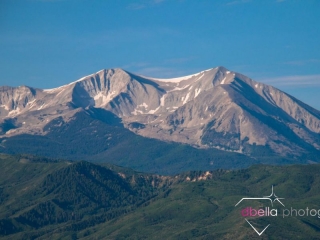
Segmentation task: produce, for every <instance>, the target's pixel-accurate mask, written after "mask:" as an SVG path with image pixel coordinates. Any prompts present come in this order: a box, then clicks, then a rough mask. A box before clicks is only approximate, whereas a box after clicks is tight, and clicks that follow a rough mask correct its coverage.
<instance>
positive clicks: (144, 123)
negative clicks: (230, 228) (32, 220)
mask: <svg viewBox="0 0 320 240" xmlns="http://www.w3.org/2000/svg"><path fill="white" fill-rule="evenodd" d="M0 116H1V123H0V132H1V134H2V135H0V137H1V139H0V141H1V143H0V151H1V152H7V153H17V150H15V149H19V152H29V153H35V152H30V151H31V150H30V149H29V148H27V147H25V142H26V141H33V140H34V141H36V140H35V139H37V144H38V148H37V146H35V147H34V148H33V149H34V151H37V149H39V148H40V146H42V147H44V148H45V147H48V148H50V146H53V145H54V144H58V145H59V143H60V145H63V144H65V142H63V140H61V139H63V138H66V137H67V135H65V134H64V135H63V132H62V131H61V130H62V129H64V131H66V127H67V126H68V127H69V129H70V128H71V129H73V130H72V131H73V132H74V133H73V134H77V138H73V139H69V140H70V141H69V143H70V144H72V142H78V143H80V142H82V144H81V143H80V145H83V142H84V141H85V142H86V143H88V142H89V143H90V142H91V145H92V148H95V146H96V145H99V147H100V148H101V151H95V152H94V150H88V149H87V148H84V149H86V151H91V152H92V153H91V154H87V156H95V157H96V156H98V155H99V154H102V153H103V152H105V151H106V150H107V149H109V150H110V147H108V146H115V144H114V135H112V133H107V132H105V130H102V129H104V128H109V129H115V128H117V129H118V130H117V131H113V130H111V131H113V134H114V133H115V132H118V131H119V132H123V133H124V132H125V131H126V130H127V129H128V130H130V131H131V132H134V133H136V134H138V135H140V136H143V137H147V138H148V139H150V138H151V139H158V140H160V141H165V142H166V143H168V144H169V145H171V144H173V143H172V142H176V143H179V144H186V145H187V146H192V147H194V148H197V149H199V150H201V151H202V150H206V149H215V150H223V151H225V152H226V151H228V152H234V153H239V154H242V155H245V156H248V157H249V159H251V161H260V162H269V163H270V161H271V160H270V159H267V160H263V159H262V158H268V157H270V156H277V157H278V158H282V160H281V161H280V163H282V162H290V161H293V162H308V161H320V158H319V156H320V154H319V153H320V112H319V111H318V110H316V109H313V108H312V107H310V106H308V105H306V104H304V103H303V102H301V101H299V100H298V99H296V98H294V97H292V96H290V95H288V94H286V93H284V92H282V91H280V90H278V89H276V88H274V87H272V86H268V85H265V84H262V83H259V82H256V81H254V80H252V79H250V78H248V77H246V76H243V75H241V74H239V73H235V72H232V71H229V70H227V69H225V68H224V67H217V68H212V69H209V70H206V71H202V72H199V73H196V74H193V75H189V76H185V77H180V78H172V79H157V78H150V77H144V76H140V75H137V74H133V73H130V72H127V71H124V70H122V69H109V70H101V71H99V72H97V73H94V74H91V75H89V76H86V77H83V78H81V79H79V80H77V81H75V82H72V83H70V84H68V85H64V86H61V87H58V88H54V89H45V90H42V89H35V88H31V87H27V86H21V87H17V88H13V87H1V89H0ZM83 119H87V120H86V122H87V126H84V124H81V121H82V120H83ZM77 125H81V126H83V127H82V128H79V127H78V128H77V127H75V126H77ZM98 125H99V127H97V126H98ZM94 126H96V127H94ZM86 128H91V130H92V132H91V134H87V135H86V137H85V138H84V137H82V138H81V135H82V132H85V131H86ZM120 129H121V130H120ZM70 131H71V130H70ZM76 132H77V133H76ZM100 132H104V133H105V135H104V136H100V135H101V134H100V135H99V133H100ZM58 133H59V134H58ZM108 134H109V135H108ZM88 135H89V136H88ZM122 136H123V139H127V137H124V136H131V135H130V133H128V132H126V134H124V135H122ZM88 137H89V139H88ZM48 139H49V140H50V141H49V140H48ZM128 139H130V137H128ZM96 140H98V141H99V143H98V144H95V142H97V141H96ZM101 141H103V142H101ZM118 142H119V141H118ZM147 142H148V141H147ZM153 143H155V142H153ZM158 143H159V142H158ZM179 144H178V145H175V147H174V148H176V147H180V146H181V145H179ZM27 145H28V144H27ZM44 145H46V146H44ZM169 145H167V146H169ZM144 147H146V146H141V147H140V148H144ZM44 148H43V149H44ZM62 148H63V146H62ZM84 149H78V150H75V149H73V150H72V152H73V154H74V155H75V156H77V157H84V155H85V153H84ZM121 149H122V148H121ZM81 151H82V152H83V154H81ZM49 152H50V150H46V151H44V155H46V156H48V155H50V154H48V153H49ZM93 152H94V153H93ZM217 152H219V153H220V151H215V153H217ZM55 154H57V151H55ZM163 154H166V153H165V152H164V153H163ZM104 156H105V155H104ZM234 156H236V157H235V158H237V156H239V155H234ZM59 157H60V156H59ZM247 159H248V158H247ZM259 159H262V160H259ZM272 161H273V162H277V161H274V160H272ZM210 162H212V161H210ZM218 165H219V164H218ZM219 166H222V165H219ZM185 170H186V169H185Z"/></svg>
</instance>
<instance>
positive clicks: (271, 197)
mask: <svg viewBox="0 0 320 240" xmlns="http://www.w3.org/2000/svg"><path fill="white" fill-rule="evenodd" d="M280 199H284V198H279V197H278V196H277V195H276V194H275V193H274V191H273V186H272V188H271V194H270V195H269V196H264V197H260V198H242V199H241V200H240V201H239V202H238V203H237V204H236V205H235V207H236V206H238V205H239V204H240V203H241V202H242V201H243V200H269V201H270V202H271V206H273V203H274V202H275V201H278V202H279V203H280V204H281V205H282V206H284V204H283V203H282V202H281V201H280ZM266 209H268V210H267V211H263V210H261V212H260V210H258V212H259V213H258V216H263V215H264V214H265V213H266V212H267V215H265V216H270V211H269V208H266ZM247 211H248V210H247ZM271 211H272V210H271ZM247 213H248V212H247ZM254 213H255V215H251V208H250V214H249V213H248V214H247V215H243V216H248V215H249V216H257V210H254ZM260 213H261V214H262V215H260ZM276 213H277V212H276ZM271 216H274V215H272V213H271ZM245 220H246V221H247V223H249V225H250V226H251V227H252V228H253V230H254V231H255V232H256V233H257V234H258V235H259V236H261V235H262V233H264V231H265V230H266V229H267V228H268V227H269V226H270V224H269V225H268V226H266V227H265V228H264V229H263V230H262V231H261V232H259V231H258V230H257V229H256V228H255V227H254V226H252V224H251V223H250V222H249V221H248V219H246V218H245Z"/></svg>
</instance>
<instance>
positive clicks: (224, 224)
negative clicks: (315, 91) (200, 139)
mask: <svg viewBox="0 0 320 240" xmlns="http://www.w3.org/2000/svg"><path fill="white" fill-rule="evenodd" d="M319 171H320V165H319V164H315V165H290V166H266V165H256V166H252V167H250V168H247V169H242V170H231V171H230V170H221V169H220V170H216V171H190V172H185V173H181V174H177V175H174V176H161V175H155V174H148V173H141V172H135V171H133V170H131V169H126V168H122V167H118V166H114V165H110V164H108V165H106V164H103V165H99V164H92V163H89V162H85V161H76V162H72V161H63V160H52V159H47V158H41V157H35V156H30V155H15V156H10V155H4V154H0V186H1V187H0V201H1V204H0V239H38V240H40V239H306V236H307V238H308V239H319V232H320V225H319V219H318V215H319V213H318V214H316V215H315V216H310V215H308V216H297V217H295V216H292V217H286V218H283V217H282V215H281V212H280V210H281V208H280V207H281V205H280V204H278V203H277V202H275V203H274V204H273V205H272V206H271V204H270V203H269V202H264V201H262V200H260V201H259V200H255V201H253V202H251V204H252V206H253V207H255V206H259V207H260V206H269V207H270V208H271V207H273V208H277V209H278V210H279V216H278V217H261V218H249V220H250V222H251V223H252V224H254V226H255V227H257V228H258V229H259V231H260V229H263V228H264V227H265V226H266V225H268V224H270V226H269V228H268V229H267V230H266V231H265V232H264V233H263V235H262V236H258V235H257V234H256V233H255V232H254V230H253V229H252V228H251V227H250V226H249V224H247V223H246V221H245V219H244V218H243V217H242V216H241V214H240V211H241V209H242V208H245V207H247V205H246V204H245V203H244V204H242V205H241V206H239V207H235V204H236V203H237V202H238V201H239V200H240V199H241V198H243V197H259V196H265V195H267V194H269V193H270V191H271V186H272V185H274V190H275V193H276V194H277V196H279V197H281V198H284V199H283V200H281V201H282V202H283V203H284V204H285V207H286V208H287V209H290V208H291V207H292V208H294V209H306V207H309V209H310V210H311V209H318V208H319V207H318V203H319V200H320V195H319V192H320V191H319V190H320V175H319ZM313 214H314V213H313Z"/></svg>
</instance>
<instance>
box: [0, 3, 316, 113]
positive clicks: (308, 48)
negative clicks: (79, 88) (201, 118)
mask: <svg viewBox="0 0 320 240" xmlns="http://www.w3.org/2000/svg"><path fill="white" fill-rule="evenodd" d="M319 9H320V1H318V0H224V1H223V0H221V1H219V0H131V1H126V0H117V1H115V0H104V1H102V0H101V1H94V0H23V1H20V0H15V1H11V0H1V1H0V85H9V86H19V85H28V86H33V87H39V88H53V87H57V86H60V85H63V84H67V83H69V82H72V81H74V80H77V79H79V78H81V77H83V76H85V75H88V74H91V73H94V72H97V71H98V70H101V69H105V68H107V69H108V68H115V67H120V68H124V69H126V70H128V71H131V72H135V73H139V74H143V75H146V76H152V77H163V78H166V77H177V76H183V75H188V74H192V73H195V72H199V71H202V70H205V69H208V68H212V67H216V66H225V67H226V68H228V69H230V70H233V71H237V72H240V73H242V74H244V75H247V76H249V77H251V78H253V79H254V80H258V81H261V82H265V83H268V84H271V85H273V86H275V87H278V88H279V89H281V90H284V91H285V92H287V93H289V94H291V95H293V96H295V97H297V98H299V99H301V100H302V101H304V102H306V103H307V104H309V105H311V106H313V107H315V108H317V109H320V14H319Z"/></svg>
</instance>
